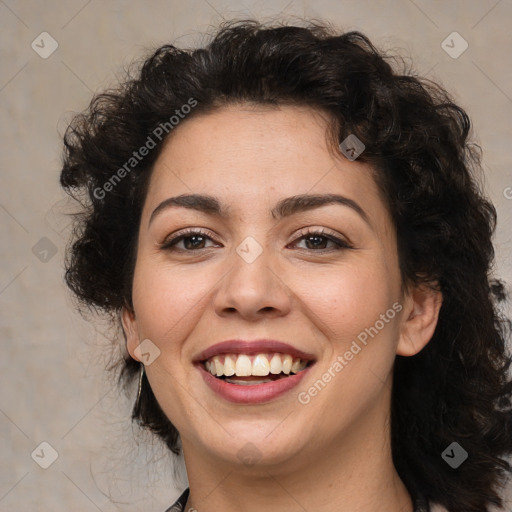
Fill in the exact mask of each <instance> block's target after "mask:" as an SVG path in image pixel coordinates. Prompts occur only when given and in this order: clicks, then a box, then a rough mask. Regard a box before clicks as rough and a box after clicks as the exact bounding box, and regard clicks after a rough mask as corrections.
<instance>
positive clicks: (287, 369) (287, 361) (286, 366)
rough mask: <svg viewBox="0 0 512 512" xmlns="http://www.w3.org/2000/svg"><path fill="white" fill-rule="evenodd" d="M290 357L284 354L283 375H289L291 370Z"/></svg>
mask: <svg viewBox="0 0 512 512" xmlns="http://www.w3.org/2000/svg"><path fill="white" fill-rule="evenodd" d="M292 361H293V359H292V356H290V355H288V354H286V355H285V356H284V357H283V373H286V375H289V374H290V372H291V370H292Z"/></svg>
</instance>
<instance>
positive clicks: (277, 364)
mask: <svg viewBox="0 0 512 512" xmlns="http://www.w3.org/2000/svg"><path fill="white" fill-rule="evenodd" d="M282 369H283V363H282V362H281V357H280V356H279V354H274V356H273V357H272V359H271V360H270V373H272V374H273V375H279V374H280V373H281V371H282Z"/></svg>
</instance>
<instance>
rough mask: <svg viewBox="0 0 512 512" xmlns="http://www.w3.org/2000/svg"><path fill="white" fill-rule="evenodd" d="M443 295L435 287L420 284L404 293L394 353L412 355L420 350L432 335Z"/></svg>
mask: <svg viewBox="0 0 512 512" xmlns="http://www.w3.org/2000/svg"><path fill="white" fill-rule="evenodd" d="M442 302H443V295H442V293H441V292H440V291H439V289H438V287H437V283H435V286H432V287H431V286H428V285H427V284H421V285H418V286H415V287H413V288H412V289H411V290H409V291H408V292H407V294H406V300H405V308H404V314H403V317H402V325H401V327H400V338H399V341H398V346H397V351H396V353H397V354H398V355H400V356H413V355H415V354H417V353H418V352H420V351H421V350H422V349H423V348H424V347H425V346H426V345H427V343H428V342H429V341H430V339H431V338H432V336H433V335H434V331H435V328H436V325H437V320H438V318H439V311H440V309H441V304H442Z"/></svg>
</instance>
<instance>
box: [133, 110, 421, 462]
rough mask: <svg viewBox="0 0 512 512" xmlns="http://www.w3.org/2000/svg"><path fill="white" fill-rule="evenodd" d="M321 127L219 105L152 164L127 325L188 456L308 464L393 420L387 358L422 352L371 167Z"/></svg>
mask: <svg viewBox="0 0 512 512" xmlns="http://www.w3.org/2000/svg"><path fill="white" fill-rule="evenodd" d="M326 128H327V121H326V118H325V117H323V116H322V115H321V114H320V113H318V112H316V111H314V110H311V109H309V108H306V107H304V108H298V107H289V106H286V107H281V108H279V109H276V110H271V109H267V108H263V107H257V108H254V107H250V106H240V107H234V106H233V107H229V108H223V109H221V110H218V111H216V112H215V113H211V114H208V115H203V116H197V117H195V118H191V119H189V120H185V121H182V125H180V126H178V127H177V128H175V131H174V132H173V133H172V134H171V137H170V138H169V140H168V141H167V143H166V145H165V147H164V148H163V151H162V153H161V155H160V156H159V158H158V160H157V162H156V164H155V166H154V171H153V174H152V177H151V181H150V185H149V189H148V194H147V198H146V201H145V205H144V208H143V213H142V218H141V224H140V233H139V240H138V252H137V260H136V267H135V275H134V282H133V305H134V314H131V313H128V312H126V311H125V312H124V314H123V322H124V326H125V330H126V332H127V335H128V349H129V351H130V353H131V354H132V357H134V358H136V359H139V360H141V358H142V359H143V360H145V362H146V363H148V362H150V363H151V364H147V366H146V368H145V369H146V373H147V376H148V379H149V382H150V384H151V387H152V389H153V392H154V394H155V396H156V398H157V400H158V402H159V404H160V405H161V407H162V409H163V411H164V412H165V414H166V415H167V416H168V418H169V419H170V420H171V422H172V423H173V424H174V425H175V426H176V427H177V429H178V430H179V432H180V436H181V439H182V442H183V446H184V451H185V456H187V450H188V451H189V453H192V451H196V452H197V453H199V452H200V453H202V456H203V457H210V458H212V459H215V460H221V461H222V460H223V461H224V462H226V463H235V464H241V463H242V462H244V461H245V462H247V460H248V459H250V458H251V457H252V459H253V460H254V459H255V458H258V459H260V464H261V463H263V464H264V463H268V464H269V465H275V464H280V463H284V462H286V461H288V462H289V461H291V460H295V461H296V462H298V463H299V464H300V463H303V464H306V463H307V461H308V460H310V459H311V457H314V456H318V453H320V452H321V451H322V450H324V451H325V450H328V449H332V447H333V446H335V444H336V443H339V444H340V446H341V445H342V444H343V443H346V442H347V440H349V439H351V440H352V441H354V440H355V439H358V438H361V436H367V439H368V438H371V437H372V436H375V435H378V434H377V432H383V431H385V430H386V429H385V424H386V418H387V416H388V411H389V403H390V402H389V400H390V384H391V375H392V365H393V361H394V358H395V356H396V354H397V352H398V353H400V351H401V350H402V351H403V352H404V354H405V355H409V354H406V352H407V351H408V350H409V352H410V353H412V352H415V351H418V350H419V349H420V348H421V347H420V344H418V345H417V346H415V347H414V350H413V349H412V348H411V346H410V343H411V342H412V343H413V344H414V343H415V340H411V337H410V336H409V335H404V329H405V326H406V324H407V317H408V316H410V313H411V311H412V306H411V301H410V299H409V298H408V297H404V296H402V294H401V287H400V273H399V266H398V257H397V249H396V238H395V231H394V228H393V225H392V222H391V219H390V215H389V213H388V211H387V209H386V206H385V204H384V203H383V200H382V198H381V197H380V195H379V192H378V188H377V186H376V184H375V182H374V179H373V178H372V175H371V170H370V168H369V167H368V166H367V165H365V164H362V163H360V162H358V161H357V159H356V160H355V161H350V160H348V159H347V158H345V157H344V156H343V155H342V154H341V153H340V154H339V155H338V156H335V155H334V154H333V153H332V151H329V150H328V146H327V142H326ZM182 195H183V196H189V195H194V196H196V199H193V198H192V199H190V198H189V199H186V198H183V199H182V200H181V202H180V204H173V203H172V202H171V201H170V199H171V198H176V197H178V196H182ZM312 195H314V196H318V197H326V196H327V195H337V196H340V197H341V199H340V200H339V201H336V202H335V201H333V202H327V201H326V202H324V201H321V200H317V201H316V203H315V202H311V203H310V204H309V205H308V200H307V196H312ZM200 196H201V197H203V196H207V197H208V200H206V199H204V200H201V201H199V200H198V199H197V197H200ZM297 196H306V197H305V198H304V199H303V200H299V201H295V200H294V198H297ZM186 205H188V207H186ZM273 210H275V211H274V213H272V211H273ZM187 230H190V231H193V232H197V231H199V232H200V233H199V234H195V235H194V234H192V235H190V233H188V234H187V236H188V238H184V239H178V240H176V241H175V243H173V239H176V238H178V237H180V235H183V234H184V232H185V231H187ZM308 232H310V233H313V234H310V235H308ZM319 232H323V233H319ZM338 244H339V245H338ZM405 338H408V341H406V340H405ZM143 340H150V342H148V341H145V342H144V343H143V344H142V346H141V347H140V348H137V347H138V345H139V344H140V343H141V342H142V341H143ZM228 340H242V341H244V342H245V343H236V342H234V343H228V344H224V345H219V344H221V343H222V342H225V341H228ZM261 340H273V341H270V342H263V343H260V342H261ZM275 342H279V343H283V344H286V345H287V346H286V345H279V344H278V343H275ZM407 343H409V345H407ZM406 346H408V347H409V348H406ZM212 347H213V349H212ZM210 349H212V350H210ZM141 353H143V354H144V356H141ZM215 354H217V355H218V360H217V361H216V362H215V361H214V360H212V359H209V362H208V363H205V359H207V358H209V357H210V356H213V355H215ZM258 354H263V355H264V356H263V357H257V355H258ZM290 356H291V357H290ZM301 356H302V357H301ZM276 357H277V358H276ZM297 358H298V359H300V361H297V362H295V364H294V366H293V368H292V369H291V370H290V367H289V366H290V362H292V363H293V361H294V360H295V359H297ZM290 359H291V361H290ZM256 360H257V361H256ZM304 364H307V366H306V368H305V369H304V371H300V369H301V368H302V367H303V366H304ZM207 367H208V369H211V371H213V373H215V374H216V373H217V371H219V372H222V373H225V374H227V375H224V377H223V378H218V377H217V376H213V375H211V373H209V371H208V369H207ZM233 371H235V372H236V373H238V374H240V375H238V377H237V374H236V373H235V375H231V374H232V372H233ZM283 371H288V372H290V371H291V373H290V374H289V375H288V376H286V373H283ZM294 371H295V372H297V373H296V376H294V373H293V372H294ZM272 372H276V373H272ZM265 373H268V375H265ZM250 374H258V375H253V376H252V377H251V375H250ZM244 375H245V376H244ZM239 377H241V378H239ZM226 379H227V380H226ZM329 447H330V448H329Z"/></svg>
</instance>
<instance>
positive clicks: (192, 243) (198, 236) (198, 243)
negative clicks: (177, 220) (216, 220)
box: [161, 228, 212, 252]
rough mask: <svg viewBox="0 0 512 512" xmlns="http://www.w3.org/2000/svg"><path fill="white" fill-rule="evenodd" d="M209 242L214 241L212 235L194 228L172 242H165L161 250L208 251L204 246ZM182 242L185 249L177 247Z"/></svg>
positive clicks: (179, 235)
mask: <svg viewBox="0 0 512 512" xmlns="http://www.w3.org/2000/svg"><path fill="white" fill-rule="evenodd" d="M207 240H210V241H211V240H212V238H211V236H210V233H207V232H206V231H202V230H200V229H194V228H192V229H188V230H186V231H184V232H183V231H182V232H181V233H180V234H178V235H177V236H175V237H174V238H171V239H170V240H169V239H168V240H165V241H164V243H163V244H162V245H161V249H165V250H171V251H172V250H178V251H185V252H193V251H194V250H196V251H197V250H201V249H206V247H204V244H205V243H206V241H207ZM181 242H183V247H177V246H178V244H180V243H181Z"/></svg>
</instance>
